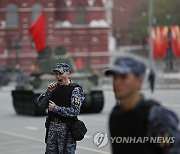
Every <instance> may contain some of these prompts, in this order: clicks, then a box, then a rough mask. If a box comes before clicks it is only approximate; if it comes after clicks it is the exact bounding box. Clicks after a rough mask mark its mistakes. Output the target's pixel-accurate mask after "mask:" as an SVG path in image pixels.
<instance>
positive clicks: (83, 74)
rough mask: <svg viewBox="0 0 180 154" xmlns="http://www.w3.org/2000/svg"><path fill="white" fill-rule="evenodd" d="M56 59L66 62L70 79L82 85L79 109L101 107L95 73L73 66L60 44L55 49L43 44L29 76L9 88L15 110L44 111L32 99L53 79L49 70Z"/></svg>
mask: <svg viewBox="0 0 180 154" xmlns="http://www.w3.org/2000/svg"><path fill="white" fill-rule="evenodd" d="M58 62H61V63H62V62H63V63H67V64H69V65H70V68H71V70H70V71H71V75H70V79H71V80H72V81H73V82H75V83H78V84H79V85H80V86H81V87H82V88H83V91H84V93H85V97H86V98H85V101H84V102H83V105H82V107H81V113H99V112H101V111H102V109H103V106H104V96H103V91H102V89H101V88H100V87H98V86H97V84H98V77H97V76H96V75H93V74H92V73H90V72H88V71H85V70H86V69H84V68H81V69H77V68H76V65H75V63H74V61H73V60H72V59H70V58H69V57H68V56H67V54H66V51H65V49H64V48H63V47H58V48H57V49H56V50H55V52H52V50H51V48H50V47H46V48H45V49H43V50H42V51H40V52H39V53H38V56H37V59H36V61H35V63H34V65H33V66H32V72H31V74H30V76H29V78H28V79H27V80H26V81H25V82H24V83H23V84H20V85H17V86H16V88H15V90H13V91H12V100H13V106H14V109H15V111H16V113H17V114H22V115H32V116H38V115H44V114H46V113H47V109H42V108H40V107H39V106H38V105H37V103H36V100H37V97H38V96H39V95H40V94H41V93H42V92H45V91H46V89H47V86H48V84H49V83H51V82H57V81H56V79H55V77H54V75H53V72H52V70H53V68H54V66H55V65H56V63H58Z"/></svg>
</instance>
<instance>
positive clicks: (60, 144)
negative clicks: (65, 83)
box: [37, 87, 85, 154]
mask: <svg viewBox="0 0 180 154" xmlns="http://www.w3.org/2000/svg"><path fill="white" fill-rule="evenodd" d="M50 95H51V93H50V92H48V91H47V92H45V93H42V94H41V95H40V96H39V97H38V99H37V103H38V105H39V106H40V107H44V108H47V107H48V103H49V98H50ZM84 99H85V97H84V93H83V90H82V89H81V88H80V87H75V88H74V90H73V91H72V95H71V107H59V106H57V105H55V107H54V109H53V112H55V113H57V114H59V115H61V116H64V117H74V116H77V115H78V114H79V113H80V107H81V105H82V102H83V101H84ZM65 134H66V123H56V122H50V126H49V131H48V138H47V142H46V154H62V153H63V149H64V139H65ZM66 147H67V148H66V153H67V154H74V153H75V150H76V141H75V140H74V139H73V138H72V137H71V135H70V133H69V135H68V141H67V146H66Z"/></svg>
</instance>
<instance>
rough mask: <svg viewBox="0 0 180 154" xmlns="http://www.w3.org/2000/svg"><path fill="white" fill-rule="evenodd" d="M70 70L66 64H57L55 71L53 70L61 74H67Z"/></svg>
mask: <svg viewBox="0 0 180 154" xmlns="http://www.w3.org/2000/svg"><path fill="white" fill-rule="evenodd" d="M69 70H70V66H69V65H68V64H66V63H57V64H56V67H55V69H54V70H53V72H54V71H59V72H61V73H64V72H69Z"/></svg>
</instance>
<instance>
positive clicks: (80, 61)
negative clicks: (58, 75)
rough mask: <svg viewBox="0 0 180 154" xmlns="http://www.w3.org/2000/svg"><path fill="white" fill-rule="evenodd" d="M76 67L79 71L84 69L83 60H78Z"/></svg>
mask: <svg viewBox="0 0 180 154" xmlns="http://www.w3.org/2000/svg"><path fill="white" fill-rule="evenodd" d="M76 67H77V68H78V69H81V68H83V62H82V59H81V58H77V59H76Z"/></svg>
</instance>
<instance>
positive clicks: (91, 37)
mask: <svg viewBox="0 0 180 154" xmlns="http://www.w3.org/2000/svg"><path fill="white" fill-rule="evenodd" d="M105 2H106V1H104V0H39V1H35V0H28V1H24V0H6V1H1V0H0V65H16V64H19V66H20V68H21V70H22V71H23V72H26V73H28V72H29V71H30V68H31V66H32V64H33V61H34V60H35V58H36V56H37V53H36V51H35V49H34V48H33V45H32V42H31V39H30V37H29V34H28V28H29V26H30V25H31V23H32V22H33V21H34V20H35V19H36V17H37V16H38V15H39V13H40V12H41V11H44V13H45V20H46V21H45V22H46V44H47V45H49V46H51V47H52V48H56V47H57V46H59V45H62V46H64V47H65V49H66V50H67V51H68V54H69V55H70V56H71V57H72V58H74V59H75V60H76V58H78V57H81V58H82V60H83V62H84V64H86V65H87V66H88V67H89V69H90V70H93V71H94V72H98V71H99V70H101V69H102V68H103V67H105V65H106V64H108V56H107V55H108V54H107V52H108V31H109V26H108V24H107V18H106V3H105ZM102 55H104V56H102Z"/></svg>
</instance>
